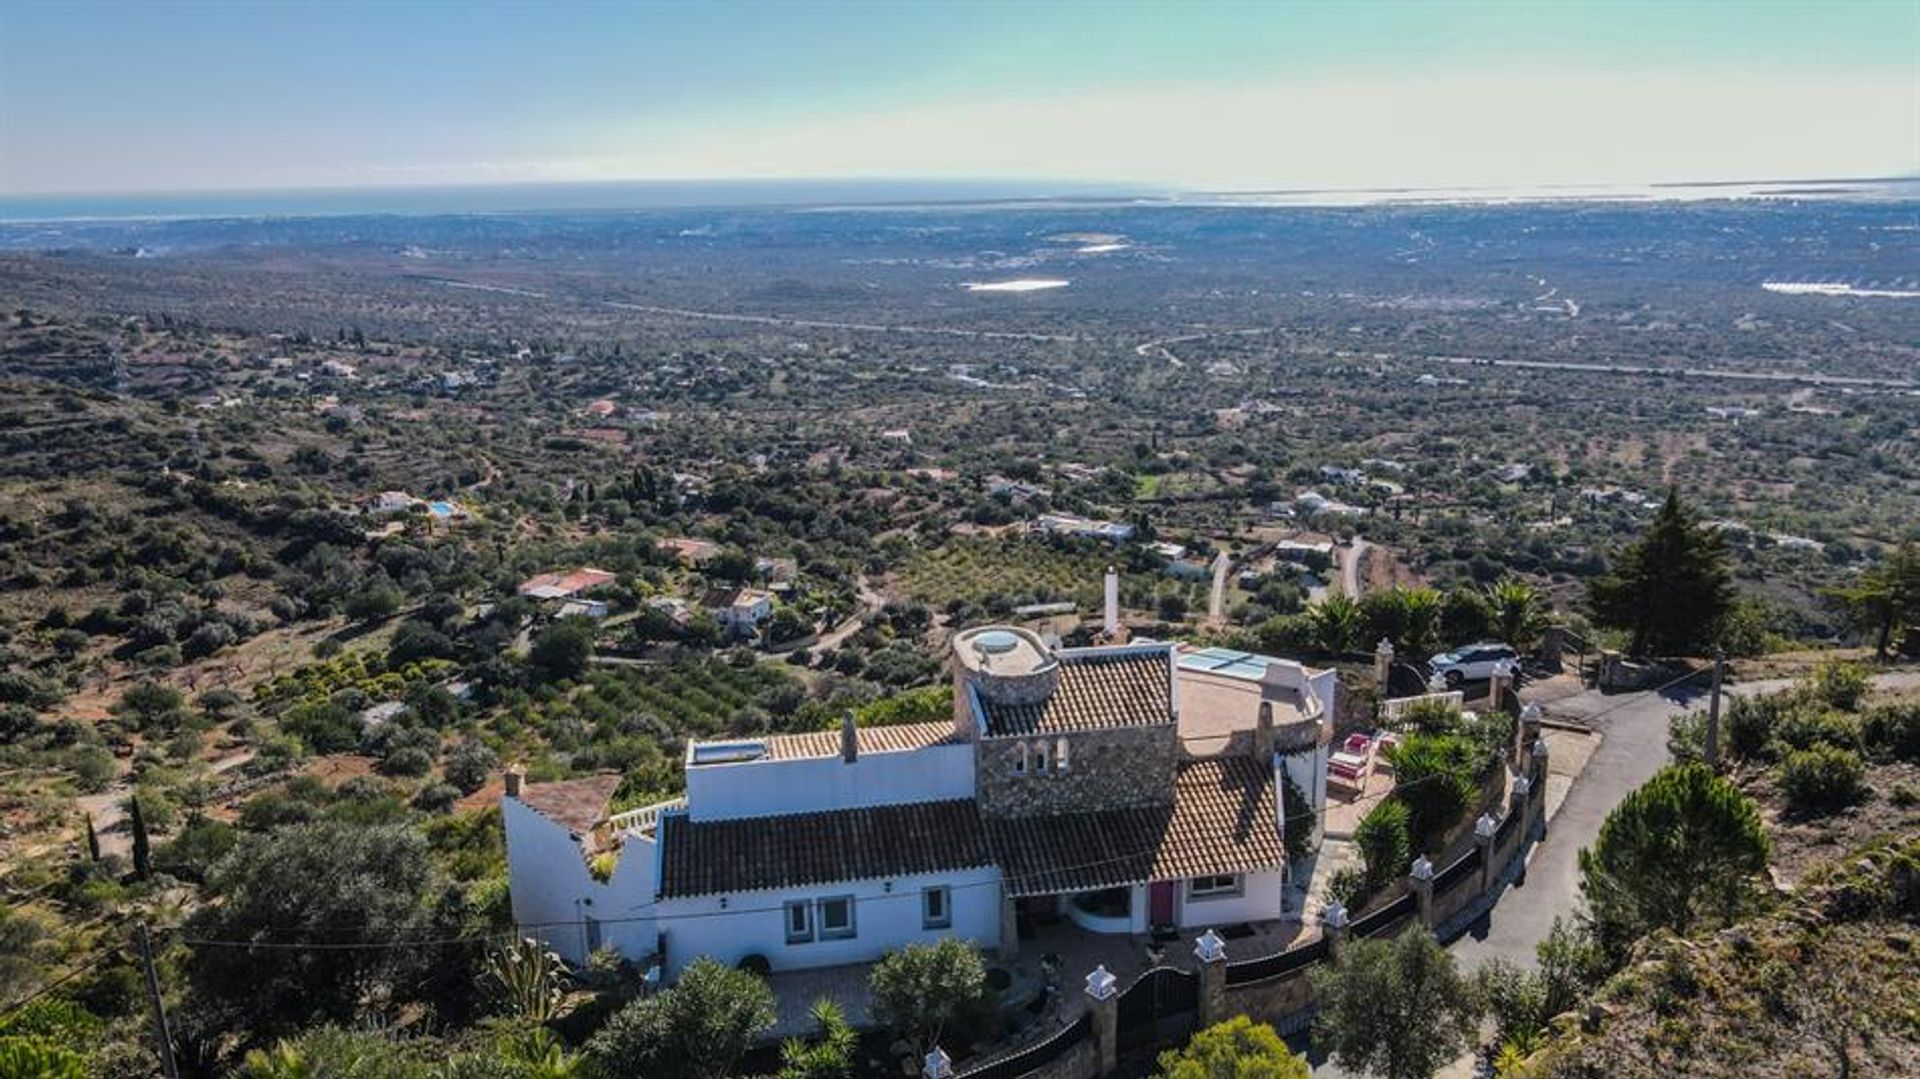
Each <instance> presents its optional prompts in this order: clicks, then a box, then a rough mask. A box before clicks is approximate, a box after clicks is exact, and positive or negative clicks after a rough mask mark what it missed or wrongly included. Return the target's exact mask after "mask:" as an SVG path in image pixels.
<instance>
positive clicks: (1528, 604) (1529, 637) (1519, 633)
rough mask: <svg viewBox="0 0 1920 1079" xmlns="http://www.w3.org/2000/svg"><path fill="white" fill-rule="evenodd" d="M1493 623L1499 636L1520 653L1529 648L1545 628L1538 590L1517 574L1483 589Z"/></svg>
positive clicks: (1542, 606)
mask: <svg viewBox="0 0 1920 1079" xmlns="http://www.w3.org/2000/svg"><path fill="white" fill-rule="evenodd" d="M1487 602H1488V603H1490V604H1492V605H1493V624H1494V628H1496V629H1497V630H1499V632H1500V638H1501V639H1502V640H1504V641H1505V642H1506V643H1508V644H1510V645H1512V646H1513V647H1514V648H1515V649H1517V650H1519V651H1521V652H1528V651H1531V650H1532V648H1533V646H1534V645H1535V644H1537V643H1539V641H1540V634H1541V633H1542V632H1543V631H1544V630H1545V629H1546V627H1547V613H1546V609H1545V604H1543V603H1542V602H1541V599H1540V590H1539V589H1537V588H1535V587H1533V586H1532V585H1530V584H1528V583H1527V582H1525V581H1523V580H1521V579H1520V578H1518V577H1503V578H1501V579H1500V581H1499V582H1498V583H1496V584H1494V585H1491V586H1489V587H1488V588H1487Z"/></svg>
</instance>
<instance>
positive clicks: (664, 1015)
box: [586, 958, 776, 1079]
mask: <svg viewBox="0 0 1920 1079" xmlns="http://www.w3.org/2000/svg"><path fill="white" fill-rule="evenodd" d="M775 1018H776V1016H775V1014H774V1007H773V990H771V989H768V988H767V983H766V982H764V981H761V980H760V979H759V978H758V977H756V976H754V975H752V974H749V973H747V972H746V971H744V970H734V969H733V968H731V967H727V966H722V965H721V964H719V963H716V962H714V961H713V960H711V959H705V958H702V959H696V960H694V961H693V962H692V963H691V964H689V965H688V966H687V969H686V970H684V971H682V972H681V973H680V981H679V982H678V983H677V984H676V985H674V987H673V988H672V989H669V990H667V991H666V992H664V993H659V994H656V995H654V996H650V997H644V998H642V999H640V1000H636V1001H634V1002H633V1003H631V1004H629V1005H627V1006H626V1007H624V1008H622V1009H620V1011H619V1012H617V1013H615V1014H614V1017H613V1018H612V1019H609V1020H608V1021H607V1024H606V1025H605V1026H603V1027H601V1028H600V1031H599V1032H598V1033H596V1034H595V1035H594V1036H593V1039H592V1040H591V1041H589V1042H588V1043H587V1049H586V1055H587V1057H588V1059H589V1060H590V1061H591V1062H592V1063H593V1064H594V1065H595V1066H596V1067H598V1068H599V1069H600V1070H601V1072H603V1073H605V1074H608V1075H634V1076H641V1075H644V1076H646V1077H647V1079H724V1077H725V1076H727V1075H729V1074H731V1073H732V1071H733V1066H734V1064H735V1063H737V1062H738V1061H739V1059H740V1057H741V1056H742V1055H743V1054H745V1053H746V1051H747V1049H748V1048H749V1047H750V1046H752V1045H753V1043H754V1041H755V1039H757V1038H759V1037H760V1035H762V1034H764V1033H766V1031H767V1030H768V1029H769V1028H771V1027H772V1026H773V1024H774V1020H775Z"/></svg>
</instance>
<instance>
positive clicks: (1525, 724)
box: [1508, 704, 1546, 772]
mask: <svg viewBox="0 0 1920 1079" xmlns="http://www.w3.org/2000/svg"><path fill="white" fill-rule="evenodd" d="M1545 715H1546V712H1545V710H1544V709H1542V708H1541V707H1540V706H1539V705H1537V704H1529V705H1527V706H1526V707H1525V708H1522V709H1520V719H1519V721H1518V722H1516V723H1515V724H1514V725H1513V759H1512V760H1511V761H1509V762H1508V764H1509V765H1510V766H1511V767H1512V768H1513V770H1514V771H1516V772H1525V771H1526V770H1527V758H1526V752H1527V747H1528V746H1529V745H1531V744H1533V743H1534V742H1536V741H1538V740H1539V738H1540V720H1541V719H1542V717H1544V716H1545Z"/></svg>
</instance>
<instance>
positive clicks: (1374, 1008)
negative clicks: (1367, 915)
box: [1308, 930, 1480, 1079]
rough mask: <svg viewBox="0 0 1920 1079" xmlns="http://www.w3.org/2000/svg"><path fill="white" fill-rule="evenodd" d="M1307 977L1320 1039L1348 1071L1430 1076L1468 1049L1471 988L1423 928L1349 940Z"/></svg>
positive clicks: (1414, 1078) (1386, 1077)
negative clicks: (1385, 937)
mask: <svg viewBox="0 0 1920 1079" xmlns="http://www.w3.org/2000/svg"><path fill="white" fill-rule="evenodd" d="M1308 977H1309V978H1310V979H1311V981H1312V985H1313V999H1314V1004H1315V1006H1316V1008H1317V1011H1316V1014H1315V1015H1314V1019H1313V1037H1314V1041H1315V1042H1317V1043H1319V1044H1321V1045H1324V1046H1326V1047H1327V1048H1328V1049H1330V1050H1331V1051H1332V1053H1333V1058H1334V1060H1335V1061H1336V1062H1338V1063H1339V1065H1340V1066H1341V1067H1342V1068H1346V1069H1348V1070H1350V1071H1358V1072H1366V1073H1368V1074H1370V1075H1377V1076H1380V1077H1381V1079H1429V1077H1430V1076H1432V1075H1433V1074H1434V1073H1435V1072H1437V1071H1439V1070H1440V1068H1441V1067H1443V1066H1444V1065H1447V1064H1450V1063H1452V1062H1453V1061H1454V1059H1455V1058H1457V1057H1458V1056H1459V1055H1460V1053H1461V1051H1462V1050H1464V1049H1465V1048H1466V1046H1467V1042H1468V1039H1469V1038H1470V1037H1471V1036H1472V1035H1473V1033H1474V1030H1475V1022H1476V1020H1478V1018H1479V1016H1480V1004H1479V1001H1478V999H1477V998H1476V995H1475V993H1474V991H1473V987H1472V985H1471V984H1470V983H1469V982H1468V981H1467V980H1466V979H1464V978H1462V977H1461V976H1460V973H1459V972H1458V971H1457V970H1455V969H1454V965H1453V956H1452V955H1450V954H1449V953H1448V952H1447V950H1446V949H1445V948H1442V947H1441V946H1440V944H1439V942H1438V941H1436V940H1434V939H1433V935H1432V934H1430V933H1427V932H1425V931H1424V930H1415V931H1411V932H1407V933H1402V934H1401V935H1400V936H1399V937H1396V938H1394V939H1393V940H1377V939H1376V940H1356V941H1351V942H1349V943H1348V944H1347V946H1346V947H1345V948H1343V949H1341V953H1340V959H1339V961H1338V962H1336V963H1334V964H1332V965H1330V966H1322V967H1320V968H1317V969H1315V970H1314V971H1313V972H1312V973H1311V974H1310V975H1309V976H1308Z"/></svg>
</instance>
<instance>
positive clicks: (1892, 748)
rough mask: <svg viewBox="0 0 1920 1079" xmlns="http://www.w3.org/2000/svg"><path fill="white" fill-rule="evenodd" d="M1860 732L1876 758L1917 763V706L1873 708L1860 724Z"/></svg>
mask: <svg viewBox="0 0 1920 1079" xmlns="http://www.w3.org/2000/svg"><path fill="white" fill-rule="evenodd" d="M1860 733H1861V736H1862V738H1863V739H1864V740H1865V742H1866V744H1867V748H1868V749H1869V750H1871V751H1872V752H1873V753H1875V754H1876V755H1880V756H1885V757H1892V758H1895V759H1897V760H1903V761H1914V762H1920V704H1905V705H1887V706H1885V707H1881V708H1875V709H1873V710H1872V711H1870V712H1868V713H1867V714H1866V716H1865V718H1864V719H1863V720H1862V721H1861V724H1860Z"/></svg>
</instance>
